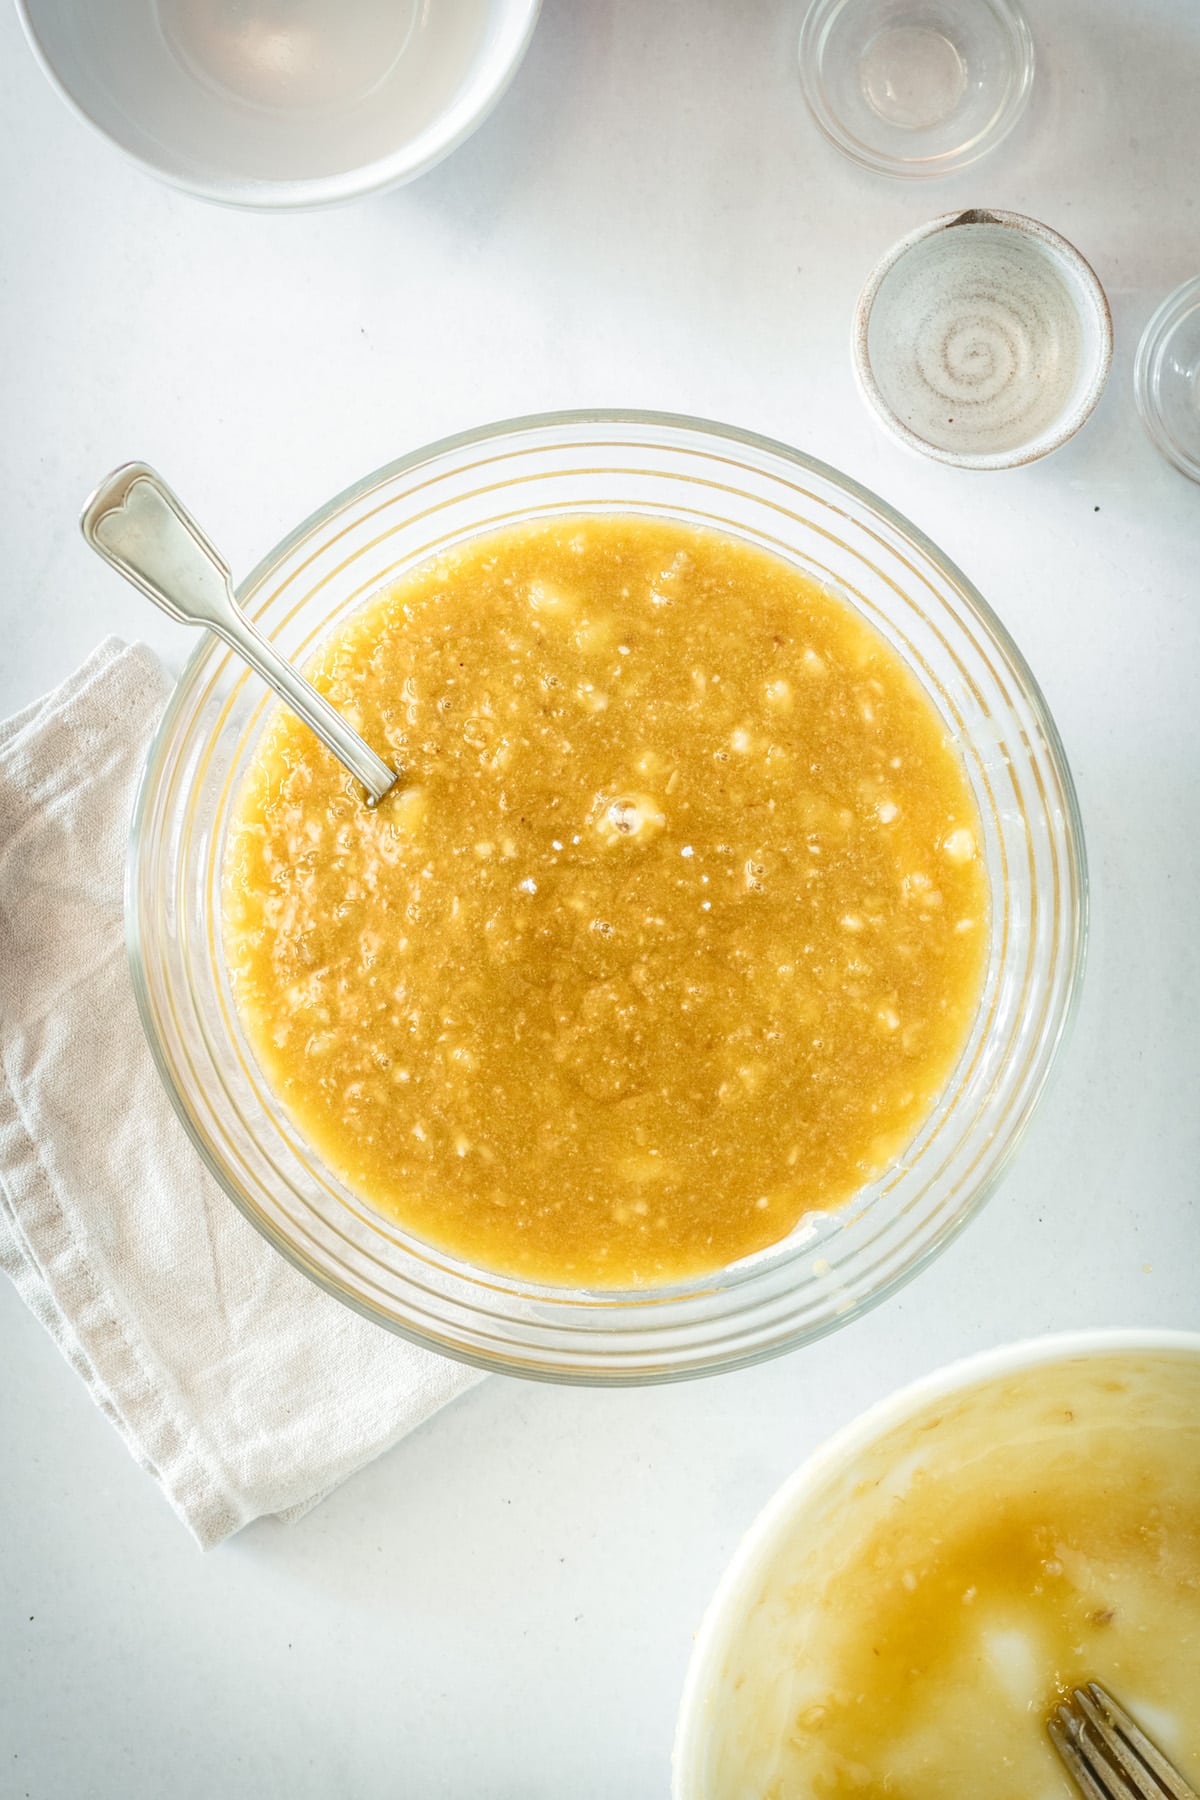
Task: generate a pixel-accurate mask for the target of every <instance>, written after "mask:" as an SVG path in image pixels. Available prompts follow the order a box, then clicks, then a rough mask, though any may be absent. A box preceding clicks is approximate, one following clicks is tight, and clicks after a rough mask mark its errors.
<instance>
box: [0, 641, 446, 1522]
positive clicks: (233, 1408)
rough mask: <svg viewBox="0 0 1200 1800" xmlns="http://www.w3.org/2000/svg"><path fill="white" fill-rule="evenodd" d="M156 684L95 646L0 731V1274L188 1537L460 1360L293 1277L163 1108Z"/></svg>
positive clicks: (366, 1454) (275, 1499)
mask: <svg viewBox="0 0 1200 1800" xmlns="http://www.w3.org/2000/svg"><path fill="white" fill-rule="evenodd" d="M169 687H170V682H169V680H168V678H167V676H166V674H165V673H164V671H163V669H162V668H161V667H160V665H159V664H158V663H157V662H156V661H155V659H154V657H153V656H152V655H151V654H150V652H149V651H148V650H146V649H145V648H144V647H142V646H134V647H132V648H129V649H127V648H125V647H124V646H123V645H121V644H119V643H117V642H116V641H115V640H110V641H109V642H108V643H106V644H103V645H101V647H100V649H99V650H98V651H96V653H95V654H94V655H93V656H91V657H90V658H89V659H88V661H87V662H86V663H85V664H84V665H83V667H82V668H81V669H80V670H79V671H78V672H77V673H76V674H75V675H74V676H73V677H72V678H71V679H70V680H69V681H67V682H66V683H65V684H64V685H63V686H62V687H61V688H59V689H58V691H57V692H56V693H53V694H50V695H49V696H48V697H47V698H46V699H44V700H42V701H40V702H38V703H37V704H35V705H34V706H31V707H29V708H28V709H27V710H26V711H25V712H23V713H19V714H18V715H17V716H16V717H15V718H12V719H9V720H7V721H6V722H4V723H0V1267H2V1268H3V1269H5V1271H6V1272H7V1273H8V1274H9V1275H10V1276H11V1277H12V1279H13V1281H14V1282H15V1284H16V1286H17V1289H18V1291H19V1292H20V1293H21V1295H22V1296H23V1297H24V1299H25V1300H26V1302H27V1303H28V1305H29V1306H30V1308H31V1309H32V1310H33V1312H35V1313H36V1315H37V1317H38V1318H39V1319H41V1321H42V1323H43V1324H44V1325H45V1326H46V1329H47V1330H48V1331H49V1332H50V1334H51V1336H52V1337H53V1338H54V1340H55V1342H56V1343H57V1344H58V1346H59V1348H60V1349H61V1350H62V1352H63V1354H64V1355H65V1356H66V1358H67V1360H68V1362H69V1363H70V1364H71V1366H72V1367H73V1368H74V1369H76V1370H77V1372H78V1373H79V1374H80V1375H81V1376H82V1377H83V1379H84V1380H85V1381H86V1382H87V1384H88V1387H89V1388H90V1390H91V1393H92V1396H93V1398H94V1399H95V1401H96V1403H97V1405H98V1406H99V1407H100V1408H101V1410H102V1411H103V1412H105V1413H107V1415H108V1417H109V1418H110V1419H111V1420H112V1422H113V1424H114V1425H116V1427H117V1429H118V1430H119V1431H120V1432H121V1435H122V1436H123V1437H124V1439H125V1442H126V1443H127V1445H128V1446H129V1449H130V1450H131V1451H132V1453H133V1455H134V1456H135V1457H136V1458H137V1460H138V1461H139V1462H140V1463H141V1464H142V1465H143V1467H144V1468H146V1469H148V1470H149V1472H150V1473H151V1474H152V1475H153V1476H154V1478H155V1480H156V1481H157V1482H158V1484H159V1486H160V1487H161V1488H162V1490H163V1492H164V1494H165V1495H166V1497H167V1499H168V1500H169V1501H170V1503H171V1505H172V1506H173V1507H174V1508H175V1511H176V1512H177V1513H178V1514H179V1516H180V1518H181V1519H182V1520H183V1522H184V1524H185V1525H187V1527H188V1529H189V1530H190V1531H191V1532H192V1534H193V1536H194V1537H195V1538H196V1540H197V1542H198V1543H199V1544H201V1545H202V1546H203V1547H205V1548H207V1547H208V1546H210V1545H212V1544H217V1543H219V1542H220V1541H221V1539H222V1538H224V1537H227V1536H228V1535H229V1533H230V1532H233V1531H237V1530H238V1528H239V1527H240V1526H242V1525H245V1524H247V1523H248V1522H249V1521H250V1520H251V1519H254V1518H257V1517H258V1516H259V1515H260V1514H262V1513H279V1514H283V1515H285V1516H290V1517H295V1516H298V1514H299V1513H301V1512H303V1511H305V1510H307V1508H308V1507H309V1506H311V1505H313V1504H314V1503H315V1501H317V1500H318V1499H320V1498H321V1497H322V1496H323V1495H324V1494H325V1493H327V1492H328V1490H329V1489H330V1488H332V1487H334V1486H335V1485H336V1484H337V1483H338V1482H339V1481H341V1480H342V1479H343V1478H344V1477H345V1476H347V1475H349V1474H350V1473H351V1472H352V1471H353V1470H354V1469H357V1468H359V1467H361V1465H362V1464H363V1463H365V1462H368V1461H370V1459H371V1458H372V1457H374V1456H377V1455H378V1454H379V1452H380V1451H381V1450H385V1449H386V1448H387V1447H388V1445H389V1444H393V1443H395V1441H396V1440H397V1438H400V1437H403V1436H404V1434H405V1432H408V1431H411V1430H412V1429H413V1427H414V1426H416V1425H419V1424H420V1423H421V1421H422V1420H423V1419H427V1418H428V1417H429V1415H430V1414H431V1413H433V1412H434V1411H436V1409H437V1408H438V1407H440V1406H443V1405H444V1404H445V1403H446V1401H448V1400H451V1399H453V1398H454V1396H455V1395H456V1394H458V1393H460V1392H462V1390H463V1389H464V1388H466V1387H469V1386H471V1385H472V1384H473V1383H474V1382H475V1381H477V1380H478V1379H479V1376H478V1375H477V1374H475V1373H474V1372H473V1371H470V1370H468V1369H465V1368H463V1367H460V1366H459V1365H458V1364H457V1363H452V1362H447V1361H445V1360H444V1359H443V1358H441V1357H438V1356H434V1355H432V1354H430V1353H429V1352H427V1351H424V1350H418V1349H416V1348H415V1347H414V1346H413V1345H411V1344H408V1343H406V1342H404V1341H402V1340H401V1339H399V1338H395V1337H393V1336H391V1334H390V1333H389V1332H387V1331H385V1330H383V1329H382V1327H379V1326H374V1325H369V1324H367V1323H366V1322H365V1321H364V1320H363V1319H360V1318H359V1317H357V1315H355V1314H354V1313H351V1312H350V1311H348V1310H347V1309H346V1308H345V1307H343V1306H340V1305H339V1304H338V1302H337V1301H336V1300H332V1299H331V1298H330V1297H329V1296H328V1295H327V1294H324V1293H322V1292H321V1291H320V1290H319V1289H318V1288H316V1287H314V1286H313V1285H312V1284H311V1283H310V1282H308V1281H306V1280H305V1279H304V1277H303V1276H301V1275H299V1274H297V1273H296V1271H295V1270H294V1269H292V1268H291V1267H290V1266H289V1265H288V1264H287V1263H285V1262H284V1261H283V1259H282V1257H280V1256H278V1255H277V1254H276V1253H275V1251H273V1250H272V1249H271V1248H270V1247H269V1246H268V1245H267V1244H266V1243H265V1242H264V1241H263V1240H262V1239H261V1238H260V1237H259V1236H258V1234H257V1232H255V1231H254V1230H253V1228H252V1227H251V1226H250V1225H249V1224H248V1223H247V1222H246V1220H245V1219H243V1218H242V1216H241V1214H240V1213H239V1212H238V1211H237V1209H236V1208H235V1207H234V1206H233V1204H232V1203H231V1201H230V1200H229V1199H228V1197H227V1196H226V1195H225V1194H224V1193H222V1192H221V1190H220V1189H219V1188H218V1187H217V1186H216V1184H215V1182H214V1181H213V1180H212V1179H211V1177H210V1176H209V1175H208V1174H207V1172H206V1171H205V1169H204V1168H203V1167H202V1165H201V1163H200V1160H199V1158H198V1157H197V1155H196V1154H195V1152H194V1150H193V1149H192V1146H191V1144H190V1143H189V1142H188V1139H187V1138H186V1136H185V1135H184V1132H183V1128H182V1127H181V1126H180V1124H179V1122H178V1120H177V1119H176V1118H175V1115H174V1113H173V1112H172V1110H171V1106H170V1103H169V1102H168V1100H167V1097H166V1094H165V1093H164V1091H163V1088H162V1085H161V1083H160V1081H159V1079H158V1076H157V1074H156V1072H155V1070H154V1067H153V1064H152V1063H151V1060H150V1053H149V1051H148V1049H147V1047H146V1044H145V1040H144V1039H143V1036H142V1031H141V1026H140V1024H139V1021H138V1016H137V1009H136V1006H135V1003H134V998H133V992H132V988H131V986H130V981H129V973H128V969H127V966H126V961H125V947H124V938H123V934H122V918H121V889H122V872H123V867H124V859H125V841H126V835H127V832H128V828H129V814H130V807H131V805H132V801H133V793H134V788H135V786H136V783H137V779H138V775H139V772H140V770H141V766H142V763H143V761H144V760H145V755H146V747H147V744H148V742H149V739H150V736H151V733H152V732H153V730H154V727H155V724H156V723H157V720H158V716H159V713H160V712H161V710H162V707H163V703H164V701H165V699H166V695H167V692H168V690H169Z"/></svg>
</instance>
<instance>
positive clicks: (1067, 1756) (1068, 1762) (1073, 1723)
mask: <svg viewBox="0 0 1200 1800" xmlns="http://www.w3.org/2000/svg"><path fill="white" fill-rule="evenodd" d="M1046 1729H1047V1731H1048V1732H1049V1733H1050V1742H1051V1743H1052V1744H1053V1745H1054V1748H1055V1749H1056V1750H1057V1751H1058V1754H1059V1759H1060V1761H1061V1762H1062V1764H1063V1766H1064V1767H1065V1769H1066V1771H1067V1774H1068V1775H1069V1776H1070V1777H1071V1780H1072V1781H1073V1782H1074V1783H1075V1786H1076V1787H1077V1788H1078V1789H1079V1791H1080V1793H1081V1794H1082V1795H1083V1800H1127V1796H1125V1795H1122V1794H1121V1793H1120V1792H1119V1791H1114V1789H1112V1788H1110V1787H1107V1786H1102V1785H1101V1783H1100V1782H1099V1781H1098V1780H1097V1778H1096V1776H1095V1775H1094V1774H1093V1773H1092V1767H1091V1764H1090V1763H1088V1762H1085V1761H1084V1757H1083V1752H1082V1751H1081V1750H1080V1748H1079V1721H1078V1719H1077V1718H1076V1717H1075V1715H1074V1713H1073V1712H1071V1711H1070V1710H1069V1708H1067V1707H1065V1706H1060V1707H1059V1709H1058V1711H1057V1712H1056V1713H1055V1714H1054V1716H1053V1717H1052V1718H1051V1719H1049V1720H1048V1721H1047V1724H1046Z"/></svg>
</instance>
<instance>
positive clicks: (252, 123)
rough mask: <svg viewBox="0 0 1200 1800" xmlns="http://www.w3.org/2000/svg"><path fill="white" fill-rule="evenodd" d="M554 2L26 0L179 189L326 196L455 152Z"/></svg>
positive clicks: (230, 195)
mask: <svg viewBox="0 0 1200 1800" xmlns="http://www.w3.org/2000/svg"><path fill="white" fill-rule="evenodd" d="M539 4H540V0H437V3H436V4H435V5H430V4H428V0H340V3H339V0H17V11H18V13H19V14H20V16H21V20H22V23H23V24H24V27H25V32H26V35H27V37H28V39H29V42H30V44H31V46H32V48H33V51H34V54H35V55H36V57H37V59H38V61H39V62H40V63H41V65H42V68H43V69H44V70H45V72H46V74H47V76H48V77H49V79H50V81H51V82H52V83H53V85H54V86H55V87H56V88H57V89H58V91H59V93H60V94H61V95H62V97H63V98H64V99H65V100H66V101H67V103H68V105H69V106H70V107H71V108H72V110H73V111H74V112H76V113H77V114H78V115H79V116H80V117H81V118H83V119H85V120H86V121H87V122H88V123H89V124H90V125H93V126H95V128H96V130H97V131H100V132H102V133H103V134H104V136H105V137H107V138H109V139H110V140H111V141H112V142H113V143H114V144H115V145H116V146H117V148H118V149H120V150H123V151H124V152H125V154H126V155H127V156H129V157H131V158H132V159H133V161H134V162H136V163H137V164H139V165H140V167H142V168H143V169H146V170H147V171H148V172H149V173H150V174H152V175H157V176H159V177H161V179H163V180H164V181H168V182H170V183H172V185H174V186H175V187H181V188H186V189H187V190H188V191H189V192H190V193H193V194H198V195H200V196H201V197H202V198H204V199H206V200H220V201H224V202H226V203H228V204H230V205H234V206H253V207H307V206H324V205H329V204H331V203H332V202H335V201H339V200H348V199H352V198H353V197H355V196H356V195H360V194H367V193H374V192H377V191H379V190H380V189H382V188H387V187H393V186H395V185H396V184H398V183H399V182H402V181H411V180H412V179H413V177H414V176H416V175H420V174H422V173H423V172H424V171H425V170H426V169H429V168H431V167H432V166H433V164H434V163H436V162H439V161H440V160H441V158H442V157H443V156H446V155H448V154H449V152H450V151H451V150H453V149H455V147H456V146H457V145H459V144H461V143H462V141H463V139H464V138H466V137H468V136H469V135H470V133H471V132H472V131H474V129H475V127H476V126H477V125H478V124H479V123H480V122H481V120H483V119H484V118H485V117H486V115H487V114H488V113H489V112H490V111H491V109H492V107H493V106H494V105H495V103H496V101H497V100H498V99H499V98H500V95H501V94H502V93H503V92H504V89H505V88H506V87H507V85H508V83H509V81H510V80H511V78H512V76H513V74H514V73H515V71H516V69H517V66H518V64H519V63H520V61H521V58H522V56H523V55H524V53H525V49H526V46H527V45H528V43H529V40H530V37H531V36H532V34H533V28H534V25H535V23H536V21H537V14H538V7H539Z"/></svg>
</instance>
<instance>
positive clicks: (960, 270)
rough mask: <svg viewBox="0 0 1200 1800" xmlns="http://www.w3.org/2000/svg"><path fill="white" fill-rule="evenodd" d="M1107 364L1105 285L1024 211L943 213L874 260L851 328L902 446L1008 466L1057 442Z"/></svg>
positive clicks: (858, 355)
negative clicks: (1026, 215) (1025, 215)
mask: <svg viewBox="0 0 1200 1800" xmlns="http://www.w3.org/2000/svg"><path fill="white" fill-rule="evenodd" d="M1111 364H1112V319H1111V316H1110V314H1109V309H1108V301H1107V299H1106V298H1105V294H1104V289H1103V288H1102V287H1101V285H1100V283H1099V281H1098V280H1097V278H1096V275H1095V272H1094V271H1093V269H1092V268H1091V267H1090V265H1089V264H1088V263H1087V262H1085V261H1084V259H1083V257H1082V256H1081V255H1080V254H1079V252H1078V250H1076V249H1075V248H1074V246H1073V245H1071V244H1069V243H1068V242H1067V240H1066V239H1065V238H1063V237H1060V236H1059V234H1058V233H1057V232H1056V231H1051V230H1050V228H1049V227H1048V226H1046V225H1040V224H1039V223H1038V222H1037V220H1036V219H1026V218H1024V217H1022V215H1021V214H1020V213H1010V212H980V211H970V212H963V213H947V214H945V215H944V216H943V217H941V218H938V219H933V220H931V221H930V223H929V224H927V225H921V226H919V227H918V229H917V230H916V231H914V232H911V233H910V234H909V236H908V237H906V238H902V239H901V241H900V242H899V243H898V244H897V245H895V246H894V248H893V249H891V250H890V251H889V252H888V254H887V255H886V256H885V257H884V258H883V261H882V262H881V263H879V264H878V266H877V267H876V268H875V270H874V271H873V273H872V274H871V276H870V279H869V280H868V282H867V285H866V287H865V288H864V289H863V292H862V295H861V298H860V299H859V303H858V309H857V312H856V314H855V319H854V369H855V374H856V376H857V379H858V385H859V388H860V390H861V392H862V394H863V397H864V399H865V400H866V402H867V404H868V405H869V406H870V407H871V408H872V410H873V411H874V412H875V414H876V416H877V417H878V418H879V419H880V421H881V422H882V423H883V424H884V425H885V426H886V427H887V429H888V430H889V431H890V432H891V433H892V434H893V436H895V437H897V438H899V440H900V442H901V443H902V444H906V445H907V446H908V447H909V448H910V449H913V450H919V451H921V452H922V454H923V455H925V456H932V457H936V458H937V460H938V461H939V462H945V463H952V464H953V465H954V466H955V467H957V468H960V469H1010V468H1016V467H1017V466H1019V465H1020V464H1022V463H1028V462H1033V461H1034V460H1035V459H1036V458H1037V457H1039V456H1046V455H1048V454H1049V452H1050V451H1051V450H1057V449H1058V448H1059V446H1060V445H1061V444H1065V443H1066V441H1067V439H1068V438H1069V437H1071V436H1072V435H1073V434H1074V433H1075V432H1076V431H1078V430H1079V427H1080V426H1081V425H1082V424H1083V422H1084V420H1085V419H1086V418H1087V417H1088V415H1089V413H1090V412H1091V411H1092V409H1093V408H1094V406H1095V405H1096V402H1097V401H1098V400H1099V398H1100V395H1101V393H1102V392H1103V389H1104V384H1105V382H1106V381H1107V379H1108V372H1109V368H1110V367H1111Z"/></svg>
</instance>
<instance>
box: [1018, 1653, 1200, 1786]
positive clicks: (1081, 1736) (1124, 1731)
mask: <svg viewBox="0 0 1200 1800" xmlns="http://www.w3.org/2000/svg"><path fill="white" fill-rule="evenodd" d="M1046 1729H1047V1730H1048V1731H1049V1733H1050V1738H1051V1742H1052V1743H1053V1745H1054V1748H1055V1749H1056V1750H1057V1751H1058V1754H1059V1756H1060V1757H1061V1758H1062V1760H1063V1762H1064V1763H1065V1764H1066V1767H1067V1772H1068V1773H1069V1775H1070V1776H1071V1778H1072V1780H1073V1781H1074V1783H1075V1785H1076V1787H1077V1788H1078V1789H1079V1791H1080V1793H1081V1794H1083V1795H1085V1796H1086V1800H1200V1797H1198V1796H1197V1794H1196V1791H1195V1789H1194V1788H1191V1787H1189V1786H1188V1784H1187V1782H1186V1781H1185V1780H1184V1779H1183V1776H1182V1775H1181V1774H1180V1773H1179V1770H1178V1769H1177V1768H1175V1767H1174V1765H1173V1764H1172V1763H1169V1762H1168V1761H1167V1759H1166V1757H1165V1756H1164V1755H1163V1753H1162V1751H1161V1750H1159V1749H1157V1748H1156V1747H1155V1746H1154V1745H1153V1744H1152V1743H1151V1742H1150V1739H1149V1738H1148V1737H1147V1736H1146V1734H1145V1732H1144V1731H1142V1730H1141V1729H1140V1728H1139V1727H1138V1726H1137V1725H1135V1724H1134V1722H1133V1720H1132V1719H1131V1718H1130V1716H1129V1714H1128V1713H1127V1712H1126V1711H1125V1708H1124V1707H1123V1706H1118V1704H1117V1702H1116V1701H1115V1700H1114V1699H1113V1697H1112V1695H1111V1694H1110V1693H1108V1692H1107V1690H1106V1689H1104V1688H1102V1687H1101V1686H1100V1684H1099V1682H1096V1681H1089V1683H1088V1685H1087V1687H1086V1688H1076V1689H1075V1691H1074V1693H1073V1694H1072V1695H1071V1698H1070V1700H1069V1701H1068V1702H1066V1703H1065V1704H1064V1705H1062V1706H1060V1707H1059V1708H1058V1710H1057V1712H1055V1713H1054V1715H1053V1716H1052V1717H1051V1718H1050V1719H1049V1720H1048V1721H1047V1725H1046Z"/></svg>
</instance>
